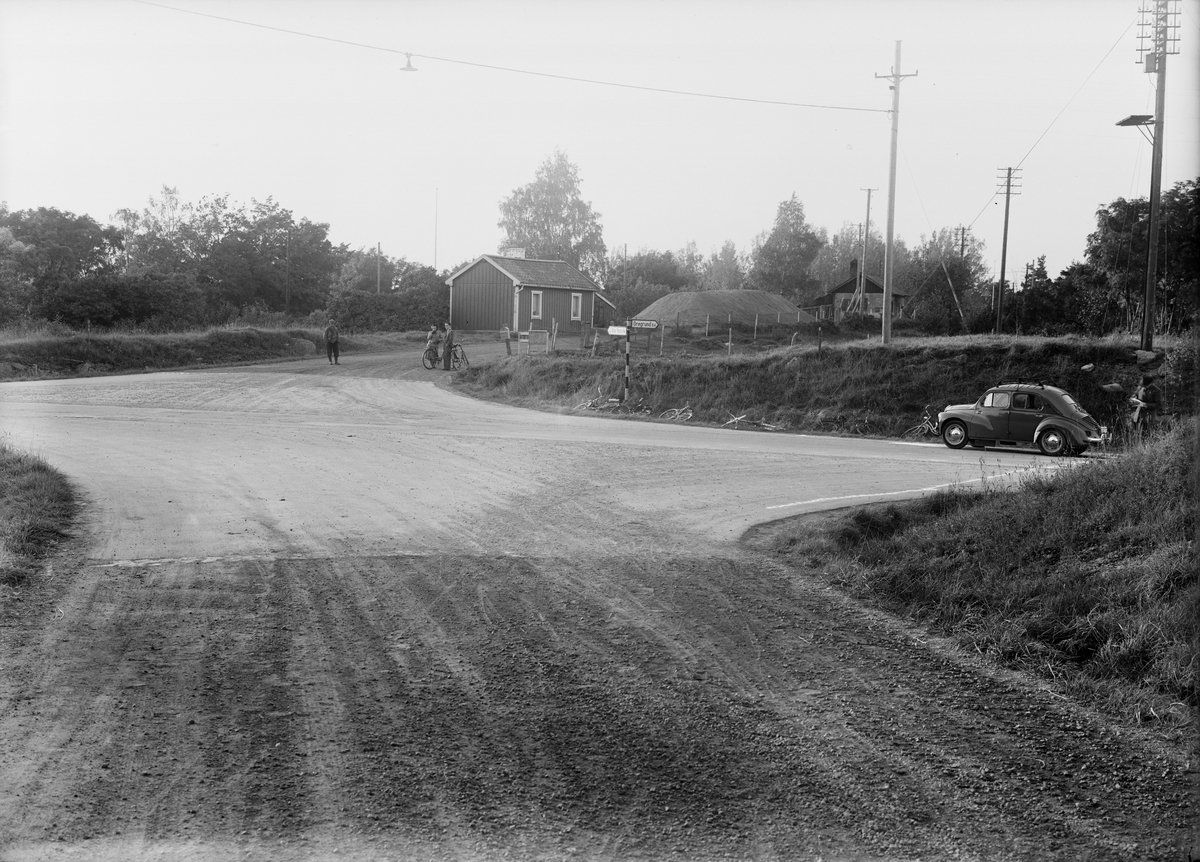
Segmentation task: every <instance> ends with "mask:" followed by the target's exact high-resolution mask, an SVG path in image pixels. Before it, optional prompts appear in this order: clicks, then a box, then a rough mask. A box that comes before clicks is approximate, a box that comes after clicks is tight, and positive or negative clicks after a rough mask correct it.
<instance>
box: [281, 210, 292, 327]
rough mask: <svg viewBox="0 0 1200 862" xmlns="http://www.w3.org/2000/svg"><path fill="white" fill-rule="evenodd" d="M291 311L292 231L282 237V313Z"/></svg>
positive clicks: (289, 230)
mask: <svg viewBox="0 0 1200 862" xmlns="http://www.w3.org/2000/svg"><path fill="white" fill-rule="evenodd" d="M291 311H292V230H291V228H288V232H287V233H286V234H284V237H283V313H284V314H291Z"/></svg>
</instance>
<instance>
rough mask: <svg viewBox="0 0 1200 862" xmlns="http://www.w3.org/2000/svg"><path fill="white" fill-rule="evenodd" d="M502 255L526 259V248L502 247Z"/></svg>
mask: <svg viewBox="0 0 1200 862" xmlns="http://www.w3.org/2000/svg"><path fill="white" fill-rule="evenodd" d="M500 256H501V257H519V258H521V259H522V260H524V259H525V249H523V248H502V249H500Z"/></svg>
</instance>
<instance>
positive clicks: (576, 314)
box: [571, 293, 583, 320]
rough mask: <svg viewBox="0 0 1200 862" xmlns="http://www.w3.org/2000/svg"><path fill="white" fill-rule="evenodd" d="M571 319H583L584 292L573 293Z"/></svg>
mask: <svg viewBox="0 0 1200 862" xmlns="http://www.w3.org/2000/svg"><path fill="white" fill-rule="evenodd" d="M571 319H572V320H583V294H582V293H572V294H571Z"/></svg>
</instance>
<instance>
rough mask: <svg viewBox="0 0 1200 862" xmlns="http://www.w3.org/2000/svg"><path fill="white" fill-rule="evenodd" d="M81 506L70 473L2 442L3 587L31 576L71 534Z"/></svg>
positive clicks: (0, 547) (0, 536) (0, 574)
mask: <svg viewBox="0 0 1200 862" xmlns="http://www.w3.org/2000/svg"><path fill="white" fill-rule="evenodd" d="M77 509H78V503H77V501H76V497H75V491H74V490H73V489H72V488H71V485H70V483H69V482H68V481H67V479H66V477H65V476H63V475H62V474H61V473H59V472H58V471H57V470H55V469H54V468H53V467H51V466H50V465H49V464H47V463H46V462H45V461H43V460H42V459H40V458H36V457H34V456H33V455H28V454H25V453H23V452H19V451H17V450H16V449H13V448H12V447H10V446H8V445H7V444H5V443H3V442H0V589H3V588H11V587H17V586H20V585H21V584H23V583H24V582H25V581H26V580H27V579H28V577H29V575H30V574H31V573H32V572H34V571H35V570H36V569H37V568H38V567H39V566H40V565H41V564H42V561H43V560H45V559H46V557H47V556H48V555H49V554H50V553H51V552H52V551H53V549H54V548H55V546H56V545H58V543H59V542H61V541H62V540H63V539H65V538H67V536H68V535H69V534H70V530H71V526H72V524H73V522H74V520H75V515H76V511H77Z"/></svg>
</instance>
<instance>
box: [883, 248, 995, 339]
mask: <svg viewBox="0 0 1200 862" xmlns="http://www.w3.org/2000/svg"><path fill="white" fill-rule="evenodd" d="M895 248H896V244H895V243H893V249H895ZM983 249H984V244H983V241H982V240H979V239H976V238H975V237H971V238H970V239H969V240H968V241H967V242H966V243H965V244H963V243H960V242H957V241H956V238H955V235H954V231H953V230H952V229H950V228H942V229H940V230H936V231H934V232H933V234H932V235H930V236H922V237H921V244H920V245H918V246H917V247H916V248H915V249H914V250H913V251H912V252H911V253H909V252H908V251H907V249H906V250H905V253H904V255H903V256H901V255H900V254H899V253H897V255H896V258H897V260H896V264H897V265H896V269H895V275H894V277H893V278H894V286H895V289H896V290H897V291H899V292H901V293H904V294H906V295H907V300H906V301H905V316H906V317H909V318H911V319H913V320H916V321H917V322H918V323H920V325H921V327H922V328H923V329H924V330H925V331H927V332H930V333H939V334H945V333H958V332H963V331H965V330H966V329H967V328H968V326H969V322H970V320H971V319H972V316H973V315H974V314H976V313H978V311H979V310H980V308H979V306H980V305H981V304H986V301H987V300H986V299H984V298H982V297H981V294H980V293H979V292H978V291H977V289H976V288H977V287H978V286H979V285H981V284H983V283H984V282H985V280H986V277H987V266H986V265H985V264H984V262H983Z"/></svg>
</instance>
